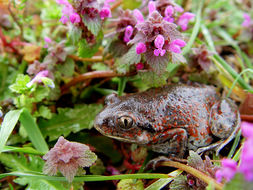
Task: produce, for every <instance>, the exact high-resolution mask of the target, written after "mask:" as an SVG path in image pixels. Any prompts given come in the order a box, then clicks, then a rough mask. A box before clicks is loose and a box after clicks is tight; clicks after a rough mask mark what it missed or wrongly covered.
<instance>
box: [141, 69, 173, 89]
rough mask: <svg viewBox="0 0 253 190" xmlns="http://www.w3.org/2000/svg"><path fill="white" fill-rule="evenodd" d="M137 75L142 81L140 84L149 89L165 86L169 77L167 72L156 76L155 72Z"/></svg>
mask: <svg viewBox="0 0 253 190" xmlns="http://www.w3.org/2000/svg"><path fill="white" fill-rule="evenodd" d="M138 75H139V76H140V78H141V79H142V82H143V83H145V84H146V85H147V86H149V87H160V86H163V85H165V84H166V83H167V82H166V81H167V79H168V77H169V75H170V73H169V72H163V73H162V74H160V75H158V74H157V73H155V72H151V71H147V72H139V73H138Z"/></svg>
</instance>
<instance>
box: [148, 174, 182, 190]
mask: <svg viewBox="0 0 253 190" xmlns="http://www.w3.org/2000/svg"><path fill="white" fill-rule="evenodd" d="M182 172H183V171H180V170H175V171H173V172H171V173H169V174H168V175H169V176H170V177H169V178H166V179H158V180H157V181H156V182H154V183H152V184H151V185H149V186H148V187H146V188H145V190H159V189H162V188H163V187H165V186H166V185H167V184H169V183H170V182H171V181H172V180H174V179H175V178H176V177H177V176H179V175H180V174H181V173H182Z"/></svg>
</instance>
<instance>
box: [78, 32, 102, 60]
mask: <svg viewBox="0 0 253 190" xmlns="http://www.w3.org/2000/svg"><path fill="white" fill-rule="evenodd" d="M102 38H103V33H102V32H100V33H99V35H98V36H97V38H96V43H95V44H94V45H89V44H88V43H87V41H86V40H85V39H82V40H81V41H80V42H79V44H78V55H79V56H80V57H84V58H90V57H92V56H93V55H94V54H95V53H96V52H97V51H98V48H99V46H100V44H101V42H102Z"/></svg>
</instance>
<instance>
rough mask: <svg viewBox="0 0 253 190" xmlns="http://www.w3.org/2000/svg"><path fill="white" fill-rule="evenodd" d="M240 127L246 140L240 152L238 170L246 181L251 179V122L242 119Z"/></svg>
mask: <svg viewBox="0 0 253 190" xmlns="http://www.w3.org/2000/svg"><path fill="white" fill-rule="evenodd" d="M241 129H242V134H243V136H244V137H246V141H245V142H244V145H243V148H242V152H241V164H240V166H239V171H240V172H241V173H242V174H244V177H245V179H246V180H247V181H253V123H249V122H245V121H243V122H242V124H241Z"/></svg>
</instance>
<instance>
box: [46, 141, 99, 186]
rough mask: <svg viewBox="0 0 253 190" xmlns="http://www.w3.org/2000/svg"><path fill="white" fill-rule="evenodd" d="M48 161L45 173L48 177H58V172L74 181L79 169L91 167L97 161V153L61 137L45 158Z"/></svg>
mask: <svg viewBox="0 0 253 190" xmlns="http://www.w3.org/2000/svg"><path fill="white" fill-rule="evenodd" d="M43 159H44V160H46V163H45V165H44V169H43V172H44V173H45V174H48V175H56V174H57V171H58V170H60V172H61V173H62V174H63V175H64V176H65V177H66V178H67V180H68V181H69V182H71V181H73V178H74V176H75V175H76V173H77V171H78V169H79V168H82V167H89V166H91V165H92V164H93V163H94V162H95V161H96V159H97V156H96V155H95V153H93V152H91V151H90V149H89V147H88V146H86V145H84V144H81V143H76V142H69V141H67V140H66V139H64V137H60V138H59V139H58V141H57V143H56V144H55V145H54V147H53V148H52V149H51V150H50V151H49V152H48V153H47V154H46V155H44V156H43Z"/></svg>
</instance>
